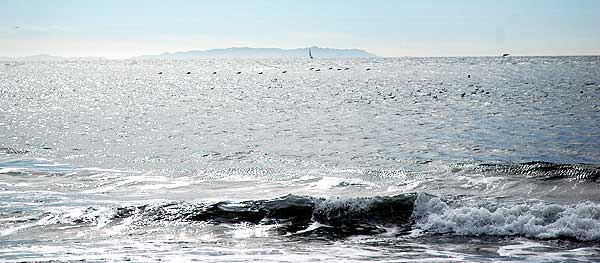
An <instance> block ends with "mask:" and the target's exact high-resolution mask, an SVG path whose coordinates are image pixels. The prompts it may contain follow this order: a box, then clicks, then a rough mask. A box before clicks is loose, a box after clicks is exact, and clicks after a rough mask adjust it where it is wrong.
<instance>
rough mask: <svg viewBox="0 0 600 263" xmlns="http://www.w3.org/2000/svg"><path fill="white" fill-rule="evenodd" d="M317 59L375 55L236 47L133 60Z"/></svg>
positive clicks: (351, 51) (147, 56)
mask: <svg viewBox="0 0 600 263" xmlns="http://www.w3.org/2000/svg"><path fill="white" fill-rule="evenodd" d="M309 50H310V51H311V53H312V56H313V57H315V58H368V57H375V55H374V54H372V53H369V52H367V51H364V50H361V49H335V48H321V47H306V48H295V49H281V48H250V47H234V48H223V49H209V50H193V51H182V52H173V53H162V54H160V55H145V56H138V57H133V59H193V58H308V51H309Z"/></svg>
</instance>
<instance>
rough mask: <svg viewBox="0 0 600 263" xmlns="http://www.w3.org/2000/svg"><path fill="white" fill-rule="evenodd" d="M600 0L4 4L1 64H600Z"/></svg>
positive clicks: (0, 6)
mask: <svg viewBox="0 0 600 263" xmlns="http://www.w3.org/2000/svg"><path fill="white" fill-rule="evenodd" d="M599 11H600V1H594V0H529V1H517V0H508V1H487V0H485V1H475V0H460V1H442V0H426V1H370V2H368V3H367V2H364V1H357V0H352V1H327V2H320V1H302V2H300V1H277V2H273V1H260V0H248V1H227V2H219V3H217V2H212V1H182V0H179V1H168V2H167V1H155V0H152V1H116V0H108V1H67V0H57V1H40V0H36V1H33V0H23V1H16V0H5V1H2V2H0V56H11V57H15V56H28V55H36V54H51V55H57V56H66V57H75V56H83V57H106V58H127V57H134V56H140V55H149V54H160V53H163V52H176V51H188V50H207V49H213V48H228V47H236V46H237V47H243V46H247V47H278V48H299V47H308V46H320V47H331V48H340V49H347V48H358V49H363V50H366V51H368V52H372V53H375V54H377V55H379V56H490V55H491V56H494V55H498V54H501V53H505V52H506V53H511V54H514V55H600V27H598V26H597V25H599V24H600V16H597V15H596V14H597V13H598V12H599Z"/></svg>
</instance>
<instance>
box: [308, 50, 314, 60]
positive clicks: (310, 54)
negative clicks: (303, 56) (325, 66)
mask: <svg viewBox="0 0 600 263" xmlns="http://www.w3.org/2000/svg"><path fill="white" fill-rule="evenodd" d="M308 56H309V57H310V58H311V59H313V56H312V52H310V48H309V49H308Z"/></svg>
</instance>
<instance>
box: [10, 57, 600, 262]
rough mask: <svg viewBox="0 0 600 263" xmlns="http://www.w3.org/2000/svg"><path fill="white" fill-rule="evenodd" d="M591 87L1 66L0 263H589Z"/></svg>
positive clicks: (254, 71) (483, 75)
mask: <svg viewBox="0 0 600 263" xmlns="http://www.w3.org/2000/svg"><path fill="white" fill-rule="evenodd" d="M188 72H189V74H188ZM238 72H240V73H239V74H238ZM261 72H262V73H261ZM599 72H600V57H507V58H495V57H488V58H394V59H391V58H390V59H388V58H370V59H331V60H328V59H313V60H309V59H297V60H289V59H288V60H277V59H270V60H242V59H238V60H236V59H232V60H147V61H144V60H137V61H136V60H96V61H85V60H82V61H60V62H56V61H54V62H52V61H39V62H19V61H7V62H2V64H1V65H0V103H1V105H2V106H1V107H0V260H1V261H5V262H28V261H29V262H31V261H79V260H84V261H90V262H103V261H126V260H128V261H134V262H155V261H159V260H161V261H173V262H181V261H192V260H194V261H200V262H236V261H259V262H312V261H330V262H364V261H378V262H392V261H393V262H465V261H468V262H492V261H493V262H508V261H525V262H564V261H568V262H598V261H600V74H599ZM259 73H260V74H259Z"/></svg>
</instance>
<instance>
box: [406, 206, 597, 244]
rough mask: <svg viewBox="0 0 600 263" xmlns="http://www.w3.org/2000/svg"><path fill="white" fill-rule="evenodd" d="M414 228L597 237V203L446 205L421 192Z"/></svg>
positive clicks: (533, 235) (501, 234) (455, 232)
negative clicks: (490, 205)
mask: <svg viewBox="0 0 600 263" xmlns="http://www.w3.org/2000/svg"><path fill="white" fill-rule="evenodd" d="M413 218H414V219H415V221H416V227H418V228H419V229H420V230H422V231H426V232H434V233H454V234H458V235H474V236H480V235H493V236H513V235H518V236H526V237H533V238H543V239H545V238H561V237H569V238H576V239H578V240H588V241H590V240H593V241H597V240H600V204H596V203H593V202H589V201H587V202H581V203H578V204H575V205H558V204H548V203H543V202H540V201H538V202H535V203H532V204H515V205H509V204H497V205H496V206H495V207H488V206H486V205H481V206H471V205H467V206H462V205H460V204H459V205H449V204H448V203H446V202H444V201H443V200H441V199H440V198H438V197H433V198H430V197H425V196H424V195H421V196H420V197H419V198H418V199H417V202H416V204H415V209H414V211H413Z"/></svg>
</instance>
